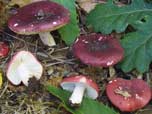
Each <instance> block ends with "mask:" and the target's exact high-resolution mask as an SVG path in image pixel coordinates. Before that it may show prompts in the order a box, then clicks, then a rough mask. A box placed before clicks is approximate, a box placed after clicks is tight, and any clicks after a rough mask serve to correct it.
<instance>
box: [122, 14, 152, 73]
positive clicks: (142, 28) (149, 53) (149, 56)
mask: <svg viewBox="0 0 152 114" xmlns="http://www.w3.org/2000/svg"><path fill="white" fill-rule="evenodd" d="M151 20H152V17H151V16H147V17H146V18H145V22H142V21H137V22H136V23H135V24H133V26H134V28H136V29H137V31H136V32H132V33H128V34H126V35H125V36H124V37H123V39H122V40H121V44H122V46H123V48H124V49H125V58H124V60H123V61H122V62H121V64H120V66H121V68H122V70H123V71H125V72H129V71H131V70H132V69H137V70H138V71H139V72H141V73H143V72H145V71H148V69H149V64H150V63H151V62H152V32H151V30H152V21H151Z"/></svg>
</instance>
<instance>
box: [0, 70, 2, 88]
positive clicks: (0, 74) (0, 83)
mask: <svg viewBox="0 0 152 114" xmlns="http://www.w3.org/2000/svg"><path fill="white" fill-rule="evenodd" d="M2 84H3V78H2V73H1V72H0V88H1V87H2Z"/></svg>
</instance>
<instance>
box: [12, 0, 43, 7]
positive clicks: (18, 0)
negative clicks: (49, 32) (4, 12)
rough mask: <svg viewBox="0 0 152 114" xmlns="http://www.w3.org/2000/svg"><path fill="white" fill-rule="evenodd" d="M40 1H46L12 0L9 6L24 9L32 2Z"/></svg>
mask: <svg viewBox="0 0 152 114" xmlns="http://www.w3.org/2000/svg"><path fill="white" fill-rule="evenodd" d="M38 1H44V0H11V1H10V3H9V5H10V6H13V5H19V7H23V6H25V5H27V4H30V3H32V2H38Z"/></svg>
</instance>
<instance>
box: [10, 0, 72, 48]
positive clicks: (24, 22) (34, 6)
mask: <svg viewBox="0 0 152 114" xmlns="http://www.w3.org/2000/svg"><path fill="white" fill-rule="evenodd" d="M69 21H70V13H69V11H68V10H67V9H66V8H64V7H63V6H62V5H60V4H58V3H55V2H52V1H39V2H34V3H31V4H29V5H26V6H24V7H22V8H20V9H19V10H18V11H17V13H16V14H14V15H13V16H11V17H10V19H9V21H8V26H9V28H10V29H11V30H12V31H14V32H16V33H18V34H24V35H31V34H39V36H40V38H41V40H42V42H43V43H44V44H45V45H48V46H54V45H56V43H55V41H54V38H53V37H52V35H51V34H50V31H53V30H56V29H58V28H60V27H62V26H64V25H66V24H67V23H68V22H69Z"/></svg>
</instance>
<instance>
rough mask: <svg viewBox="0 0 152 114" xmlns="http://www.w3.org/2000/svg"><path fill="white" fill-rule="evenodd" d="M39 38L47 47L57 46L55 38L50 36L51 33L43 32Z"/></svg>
mask: <svg viewBox="0 0 152 114" xmlns="http://www.w3.org/2000/svg"><path fill="white" fill-rule="evenodd" d="M39 36H40V38H41V40H42V42H43V43H44V44H45V45H47V46H55V45H56V43H55V41H54V38H53V36H52V35H51V34H50V32H42V33H39Z"/></svg>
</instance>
